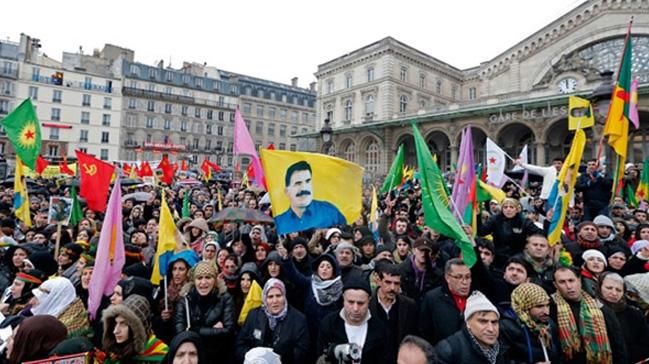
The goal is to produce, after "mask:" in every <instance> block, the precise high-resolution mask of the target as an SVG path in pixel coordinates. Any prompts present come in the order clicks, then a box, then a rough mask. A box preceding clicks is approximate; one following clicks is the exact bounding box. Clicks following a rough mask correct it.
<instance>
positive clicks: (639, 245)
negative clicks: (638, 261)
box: [631, 240, 649, 255]
mask: <svg viewBox="0 0 649 364" xmlns="http://www.w3.org/2000/svg"><path fill="white" fill-rule="evenodd" d="M648 246H649V240H638V241H636V242H635V243H633V245H631V253H632V254H633V255H636V254H637V253H638V252H639V251H640V250H642V249H643V248H646V247H648Z"/></svg>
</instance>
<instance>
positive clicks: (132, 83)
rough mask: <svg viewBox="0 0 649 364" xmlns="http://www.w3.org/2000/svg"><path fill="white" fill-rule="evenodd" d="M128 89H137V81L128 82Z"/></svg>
mask: <svg viewBox="0 0 649 364" xmlns="http://www.w3.org/2000/svg"><path fill="white" fill-rule="evenodd" d="M128 87H130V88H137V81H135V80H130V81H128Z"/></svg>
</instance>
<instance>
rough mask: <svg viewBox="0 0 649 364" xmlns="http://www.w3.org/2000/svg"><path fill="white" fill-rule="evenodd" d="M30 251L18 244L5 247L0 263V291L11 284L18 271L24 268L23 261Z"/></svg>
mask: <svg viewBox="0 0 649 364" xmlns="http://www.w3.org/2000/svg"><path fill="white" fill-rule="evenodd" d="M30 253H31V252H30V251H29V249H27V248H26V247H24V246H20V245H13V246H11V247H9V248H7V250H6V251H5V253H4V255H3V257H2V265H0V293H2V292H4V291H5V290H6V289H7V288H8V287H9V286H10V285H11V284H12V282H13V281H14V279H15V278H16V274H18V272H21V271H22V270H24V269H25V266H24V261H25V259H27V257H28V256H29V254H30Z"/></svg>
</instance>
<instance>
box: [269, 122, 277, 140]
mask: <svg viewBox="0 0 649 364" xmlns="http://www.w3.org/2000/svg"><path fill="white" fill-rule="evenodd" d="M268 136H270V137H274V136H275V123H268Z"/></svg>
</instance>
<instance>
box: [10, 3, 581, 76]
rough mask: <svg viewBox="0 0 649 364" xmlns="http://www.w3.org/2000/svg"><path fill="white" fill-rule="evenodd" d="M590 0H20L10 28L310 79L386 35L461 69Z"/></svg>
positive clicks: (62, 47) (49, 42)
mask: <svg viewBox="0 0 649 364" xmlns="http://www.w3.org/2000/svg"><path fill="white" fill-rule="evenodd" d="M583 2H584V0H490V1H485V0H452V1H439V0H428V1H421V0H420V1H414V0H399V1H385V0H377V1H365V0H330V1H322V2H315V1H309V0H302V1H293V0H276V1H258V0H255V1H245V0H238V1H237V0H235V1H198V0H184V1H169V0H158V1H148V0H146V1H144V0H130V1H124V0H112V1H87V0H85V1H80V0H63V1H51V0H49V1H41V0H38V1H36V0H21V1H17V0H14V1H8V2H5V3H4V4H3V5H2V13H3V15H2V16H1V18H2V21H1V22H0V38H2V39H9V40H12V41H18V40H19V38H20V33H25V34H28V35H30V36H32V37H34V38H39V39H40V40H41V44H42V48H41V49H42V51H43V52H44V53H46V54H47V55H48V56H50V57H52V58H54V59H58V60H61V58H62V52H63V51H66V52H76V51H78V49H79V46H82V47H83V51H84V53H86V54H89V53H92V50H93V49H95V48H98V49H101V48H102V47H103V45H104V44H105V43H111V44H115V45H119V46H122V47H126V48H130V49H132V50H134V51H135V59H136V61H139V62H143V63H146V64H151V65H152V64H156V63H157V62H158V61H159V60H161V59H162V60H164V62H165V65H168V64H169V61H170V60H171V66H172V67H174V68H179V67H180V66H181V65H182V62H183V61H190V62H198V63H203V62H207V64H208V65H210V66H214V67H217V68H220V69H223V70H227V71H231V72H236V73H241V74H246V75H250V76H254V77H259V78H264V79H268V80H272V81H276V82H281V83H290V81H291V78H293V77H298V78H299V81H298V82H299V86H301V87H308V85H309V83H310V82H313V81H316V79H315V76H314V73H315V72H316V71H317V69H318V65H319V64H322V63H325V62H327V61H329V60H331V59H334V58H337V57H339V56H342V55H344V54H346V53H349V52H351V51H353V50H355V49H358V48H361V47H363V46H365V45H368V44H370V43H373V42H375V41H377V40H379V39H382V38H384V37H386V36H392V37H393V38H396V39H397V40H399V41H401V42H404V43H406V44H408V45H410V46H411V47H414V48H416V49H418V50H420V51H423V52H425V53H428V54H429V55H431V56H434V57H436V58H438V59H440V60H442V61H444V62H447V63H449V64H451V65H453V66H455V67H458V68H460V69H464V68H469V67H473V66H477V65H479V64H480V63H481V62H485V61H488V60H490V59H492V58H494V57H495V56H497V55H499V54H500V53H502V52H504V51H505V50H507V49H508V48H509V47H512V46H513V45H515V44H516V43H518V42H520V41H521V40H523V39H525V38H526V37H528V36H529V35H531V34H533V33H534V32H536V31H537V30H539V29H541V28H542V27H544V26H545V25H547V24H549V23H551V22H552V21H554V20H555V19H557V18H559V17H560V16H561V15H563V14H565V13H567V12H568V11H570V10H571V9H573V8H574V7H576V6H578V5H579V4H581V3H583ZM11 14H13V15H11Z"/></svg>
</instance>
